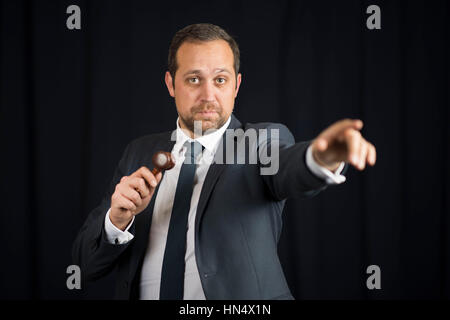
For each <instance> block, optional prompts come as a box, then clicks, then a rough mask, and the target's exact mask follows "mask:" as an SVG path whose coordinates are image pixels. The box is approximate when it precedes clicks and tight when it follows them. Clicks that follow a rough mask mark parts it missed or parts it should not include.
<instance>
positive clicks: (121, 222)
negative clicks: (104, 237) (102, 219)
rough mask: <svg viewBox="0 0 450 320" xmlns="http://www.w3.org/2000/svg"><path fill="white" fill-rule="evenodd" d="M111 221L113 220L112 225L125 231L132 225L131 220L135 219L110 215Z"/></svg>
mask: <svg viewBox="0 0 450 320" xmlns="http://www.w3.org/2000/svg"><path fill="white" fill-rule="evenodd" d="M109 220H111V223H112V224H113V225H114V226H115V227H116V228H117V229H119V230H121V231H125V229H126V228H127V227H128V225H129V224H130V222H131V220H133V217H130V218H129V219H124V218H117V217H115V216H114V215H113V214H110V215H109Z"/></svg>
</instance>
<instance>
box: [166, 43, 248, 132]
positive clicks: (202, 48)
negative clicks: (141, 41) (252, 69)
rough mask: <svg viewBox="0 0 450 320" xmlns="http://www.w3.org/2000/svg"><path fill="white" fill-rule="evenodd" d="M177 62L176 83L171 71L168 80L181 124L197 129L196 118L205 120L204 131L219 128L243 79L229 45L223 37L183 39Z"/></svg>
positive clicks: (192, 130)
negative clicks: (218, 38)
mask: <svg viewBox="0 0 450 320" xmlns="http://www.w3.org/2000/svg"><path fill="white" fill-rule="evenodd" d="M177 63H178V70H177V71H176V74H175V87H174V86H173V82H172V76H171V75H170V73H169V72H166V77H165V81H166V85H167V88H168V89H169V93H170V95H171V96H172V97H174V98H175V104H176V106H177V111H178V115H179V117H180V126H181V128H183V129H188V130H190V131H191V132H194V121H202V131H203V132H204V131H206V130H208V129H212V128H216V129H217V128H220V127H221V126H222V125H223V124H224V123H225V122H226V121H227V120H228V117H229V116H230V115H231V112H232V111H233V107H234V99H235V98H236V96H237V93H238V90H239V85H240V83H241V74H239V75H238V77H237V79H236V73H235V71H234V57H233V52H232V50H231V48H230V46H229V45H228V43H227V42H226V41H224V40H213V41H208V42H196V43H192V42H184V43H183V44H182V45H181V46H180V48H179V49H178V52H177Z"/></svg>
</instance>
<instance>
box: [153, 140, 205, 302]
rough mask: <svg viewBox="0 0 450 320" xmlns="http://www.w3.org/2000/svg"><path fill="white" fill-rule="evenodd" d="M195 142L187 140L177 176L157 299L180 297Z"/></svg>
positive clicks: (180, 298)
mask: <svg viewBox="0 0 450 320" xmlns="http://www.w3.org/2000/svg"><path fill="white" fill-rule="evenodd" d="M201 151H202V145H201V144H200V143H198V142H191V143H189V142H187V150H186V154H185V161H184V163H183V165H182V166H181V170H180V176H179V177H178V182H177V188H176V191H175V199H174V202H173V208H172V214H171V216H170V224H169V231H168V234H167V242H166V249H165V251H164V259H163V265H162V271H161V287H160V290H159V299H160V300H183V291H184V270H185V260H184V258H185V255H186V232H187V228H188V215H189V209H190V207H191V198H192V189H193V183H194V175H195V168H196V164H195V159H196V157H197V155H198V154H199V153H200V152H201Z"/></svg>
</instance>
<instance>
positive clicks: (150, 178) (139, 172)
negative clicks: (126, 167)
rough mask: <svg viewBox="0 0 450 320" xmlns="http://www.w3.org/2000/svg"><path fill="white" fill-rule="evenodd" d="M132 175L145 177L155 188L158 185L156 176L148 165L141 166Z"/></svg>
mask: <svg viewBox="0 0 450 320" xmlns="http://www.w3.org/2000/svg"><path fill="white" fill-rule="evenodd" d="M131 176H132V177H139V178H143V179H144V180H145V182H147V183H148V184H149V185H150V186H152V187H153V188H155V187H156V185H157V182H156V178H155V176H154V175H153V173H152V172H151V171H150V170H149V169H148V168H147V167H144V166H142V167H140V168H139V169H138V170H136V171H135V172H133V173H132V174H131Z"/></svg>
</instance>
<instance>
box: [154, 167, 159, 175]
mask: <svg viewBox="0 0 450 320" xmlns="http://www.w3.org/2000/svg"><path fill="white" fill-rule="evenodd" d="M159 172H160V171H159V170H158V169H157V168H153V169H152V173H153V175H155V176H156V175H157V174H158V173H159Z"/></svg>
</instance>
